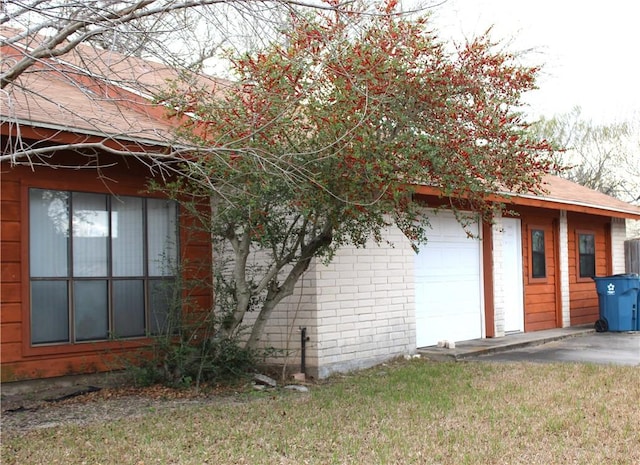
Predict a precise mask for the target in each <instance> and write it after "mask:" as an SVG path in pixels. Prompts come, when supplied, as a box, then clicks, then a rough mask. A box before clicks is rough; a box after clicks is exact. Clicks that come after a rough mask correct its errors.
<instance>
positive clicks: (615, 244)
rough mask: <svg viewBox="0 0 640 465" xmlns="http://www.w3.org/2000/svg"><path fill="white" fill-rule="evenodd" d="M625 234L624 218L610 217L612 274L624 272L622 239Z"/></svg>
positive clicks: (624, 237)
mask: <svg viewBox="0 0 640 465" xmlns="http://www.w3.org/2000/svg"><path fill="white" fill-rule="evenodd" d="M626 236H627V228H626V222H625V220H624V219H620V218H611V265H612V270H613V274H619V273H624V272H625V262H624V241H625V239H626Z"/></svg>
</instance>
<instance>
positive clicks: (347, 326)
mask: <svg viewBox="0 0 640 465" xmlns="http://www.w3.org/2000/svg"><path fill="white" fill-rule="evenodd" d="M2 53H3V54H4V56H8V54H20V53H23V52H22V51H21V50H20V49H19V48H16V47H13V48H12V47H7V48H5V49H3V50H2ZM77 53H80V52H79V51H78V52H77ZM84 53H92V54H93V55H92V59H91V60H81V59H80V58H77V59H74V58H73V55H71V56H65V57H64V60H63V59H55V60H53V59H52V60H50V62H48V63H47V67H46V68H45V65H44V64H43V65H39V66H41V67H40V68H39V69H37V71H38V72H35V73H26V74H24V75H23V76H21V77H20V82H19V83H18V85H16V86H11V89H10V90H9V92H8V94H6V95H3V96H2V99H3V101H2V105H1V115H0V116H1V118H2V119H1V123H2V124H1V132H0V135H1V136H2V152H1V153H2V155H1V158H0V160H2V161H1V165H0V176H1V179H2V183H1V189H0V195H1V202H2V204H1V207H2V208H1V237H0V246H1V257H0V258H1V269H2V276H1V283H0V305H1V310H0V325H1V326H0V329H1V332H2V341H1V345H0V353H1V364H2V381H3V382H6V381H12V380H19V379H30V378H45V377H54V376H61V375H66V374H79V373H88V372H95V371H102V370H108V369H111V368H113V367H114V366H115V365H114V364H116V363H117V362H116V360H117V357H118V355H119V354H122V353H123V352H127V351H131V350H137V349H139V348H141V347H144V346H145V345H146V344H148V341H149V339H148V337H147V335H148V334H149V333H154V332H156V331H158V330H160V329H161V328H162V325H163V322H164V321H165V319H166V318H167V314H168V313H169V305H170V304H169V303H168V300H167V299H166V298H165V297H166V295H167V294H168V292H167V290H171V288H172V286H173V284H174V283H175V282H176V280H177V279H178V278H179V276H176V272H175V268H174V265H175V264H176V263H178V262H181V263H188V267H187V270H186V271H183V272H184V273H186V274H187V275H188V276H194V275H195V276H197V277H199V278H201V279H205V280H206V279H209V280H210V278H211V274H210V273H211V270H210V268H211V257H212V253H211V244H210V243H209V240H208V237H207V236H204V235H203V234H202V233H199V232H198V231H197V229H194V228H191V227H190V218H189V217H188V215H186V214H182V213H181V212H180V211H179V210H180V209H179V207H178V206H177V205H175V204H173V203H172V202H169V201H167V200H166V199H163V198H162V197H161V196H160V195H158V194H157V193H153V192H149V191H148V190H147V188H146V186H147V181H148V180H150V179H160V180H162V179H163V177H162V176H164V175H166V173H162V172H161V171H159V168H158V165H156V164H155V163H154V162H153V160H154V159H156V158H155V157H157V156H158V154H162V153H164V151H166V149H167V147H168V146H169V144H170V142H169V141H170V140H171V136H170V134H171V130H172V128H171V126H170V125H169V124H168V123H167V121H165V120H164V119H163V118H162V116H161V115H162V111H161V109H159V108H157V107H155V106H153V105H151V104H150V103H149V100H148V98H147V97H148V95H149V94H145V90H144V89H141V88H140V87H134V86H135V85H136V83H137V85H140V84H144V85H153V84H154V83H157V82H161V81H163V80H164V79H165V78H166V77H168V75H167V74H166V73H167V70H166V68H163V67H161V66H160V65H157V64H153V63H148V62H145V61H143V60H139V59H135V58H125V57H122V56H120V55H118V54H115V53H111V52H104V53H97V52H95V51H92V50H86V51H84ZM81 63H92V65H95V66H96V69H91V70H90V71H91V74H87V73H83V74H78V73H68V72H60V71H68V70H70V69H71V70H73V69H77V68H75V67H78V66H80V64H81ZM105 69H106V70H108V73H105ZM109 73H110V74H109ZM107 74H108V75H107ZM169 74H170V73H169ZM138 76H140V79H138ZM45 144H46V145H48V146H50V145H51V144H57V145H58V146H59V149H58V150H57V151H55V152H46V153H41V152H39V149H41V148H42V147H44V145H45ZM69 144H75V149H74V150H71V149H70V147H69V146H68V145H69ZM78 144H82V145H81V147H82V148H81V149H79V148H78V147H79V146H78ZM25 147H29V148H30V151H27V152H26V153H23V156H22V158H20V159H19V160H17V159H15V157H14V153H15V152H16V149H17V148H25ZM27 157H28V158H27ZM63 166H64V167H67V168H61V167H63ZM70 166H71V167H75V169H68V167H70ZM545 183H546V186H545V187H546V190H547V194H546V195H544V196H533V195H530V196H528V195H517V196H512V197H507V198H496V200H502V201H505V202H507V203H508V205H509V210H510V211H512V212H513V214H510V215H506V214H505V215H504V216H501V217H498V218H495V220H494V222H493V223H492V224H489V223H474V224H471V225H470V226H468V231H465V230H464V229H463V228H462V227H461V226H460V225H459V223H458V222H457V221H456V219H455V217H454V216H453V215H452V214H451V213H450V212H447V211H445V210H440V211H438V212H436V213H433V212H431V211H428V210H425V214H428V215H430V222H431V226H432V231H431V234H430V235H429V242H428V243H427V244H426V245H424V246H423V247H422V248H421V249H420V252H419V253H417V254H416V253H415V252H414V251H413V249H412V248H411V247H410V244H409V242H408V240H407V239H406V238H404V237H403V236H402V234H401V233H400V232H399V231H397V230H389V231H388V239H389V241H390V243H392V244H393V245H392V246H391V245H375V244H371V246H370V247H367V248H365V249H356V248H343V249H341V250H340V251H339V252H338V253H337V254H336V256H335V259H334V260H333V261H332V262H331V263H330V264H328V265H324V264H321V263H315V264H313V265H312V267H311V268H310V269H309V271H308V272H307V273H306V274H305V275H304V277H303V279H302V280H301V282H300V283H299V285H298V288H297V291H296V293H295V294H294V295H293V296H291V297H290V298H288V299H287V300H286V301H285V302H283V303H282V304H281V305H280V307H279V308H278V309H277V310H276V312H275V313H274V314H273V316H272V318H271V319H270V321H269V323H268V326H267V328H266V330H265V333H264V336H263V338H262V340H261V343H262V344H263V345H264V346H265V347H274V348H277V349H281V350H282V351H283V353H285V354H287V356H288V359H287V363H290V364H294V363H295V364H298V363H299V361H300V353H301V345H302V343H303V341H302V339H301V337H300V331H302V329H304V331H305V333H304V334H305V336H306V337H305V338H304V345H305V352H306V357H305V365H306V368H307V373H308V374H309V375H312V376H316V377H325V376H328V375H329V374H331V373H333V372H338V371H346V370H351V369H354V368H360V367H365V366H370V365H373V364H375V363H378V362H381V361H384V360H387V359H390V358H393V357H396V356H399V355H403V354H407V353H414V352H415V351H416V349H417V348H418V347H423V346H429V345H434V344H436V343H437V342H438V341H440V340H450V341H461V340H466V339H474V338H485V337H502V336H504V335H505V334H508V333H511V332H518V331H537V330H542V329H548V328H558V327H566V326H571V325H580V324H590V323H593V322H595V320H596V319H597V317H598V298H597V294H596V290H595V286H594V284H593V280H592V277H593V276H596V275H607V274H613V273H622V272H624V247H623V242H624V239H625V221H626V219H640V208H638V207H634V206H632V205H629V204H627V203H624V202H622V201H619V200H617V199H614V198H611V197H608V196H606V195H603V194H600V193H598V192H595V191H592V190H590V189H587V188H584V187H581V186H578V185H576V184H574V183H571V182H569V181H566V180H563V179H560V178H557V177H553V176H548V177H547V178H546V179H545ZM438 194H439V193H438V191H437V189H434V188H431V187H420V188H418V190H417V193H416V194H415V200H416V201H418V202H421V201H425V204H427V205H434V204H437V203H438V202H440V201H441V199H439V195H438ZM467 232H471V233H472V234H471V236H470V235H469V234H467ZM473 236H475V237H473ZM190 297H191V299H190V301H191V302H194V309H195V310H194V309H182V311H197V310H198V309H204V310H206V309H209V308H211V306H212V302H213V295H212V291H211V289H210V288H207V287H202V288H199V289H195V290H191V291H190Z"/></svg>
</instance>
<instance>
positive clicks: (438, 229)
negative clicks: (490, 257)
mask: <svg viewBox="0 0 640 465" xmlns="http://www.w3.org/2000/svg"><path fill="white" fill-rule="evenodd" d="M430 222H431V226H432V228H433V229H432V230H431V231H429V234H428V243H427V244H426V245H423V246H422V247H421V248H420V252H419V253H418V254H417V255H416V259H415V280H416V281H415V293H416V344H417V346H418V347H424V346H430V345H435V344H437V343H438V341H440V340H449V341H464V340H468V339H477V338H481V337H482V336H483V334H482V322H483V318H482V314H483V313H482V312H483V305H482V288H481V285H482V282H481V250H482V249H481V242H480V240H478V239H477V238H470V237H468V235H467V233H466V232H465V231H464V229H463V228H462V227H461V226H460V224H459V223H458V221H457V220H456V219H455V217H454V215H453V214H452V213H450V212H439V213H438V214H437V215H435V216H432V217H431V218H430ZM468 229H469V231H471V232H472V233H473V234H474V235H476V236H477V235H478V224H477V223H476V224H473V225H471V226H469V227H468Z"/></svg>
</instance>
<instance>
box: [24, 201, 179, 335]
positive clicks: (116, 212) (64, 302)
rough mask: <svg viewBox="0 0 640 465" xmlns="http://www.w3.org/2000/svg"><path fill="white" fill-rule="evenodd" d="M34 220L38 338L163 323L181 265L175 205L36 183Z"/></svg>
mask: <svg viewBox="0 0 640 465" xmlns="http://www.w3.org/2000/svg"><path fill="white" fill-rule="evenodd" d="M29 226H30V228H29V248H30V249H29V258H30V260H29V269H30V276H31V343H32V344H46V343H75V342H83V341H99V340H106V339H109V338H127V337H140V336H145V335H147V334H153V333H158V332H159V331H161V330H162V329H163V328H164V325H165V323H166V321H167V316H168V314H169V312H170V309H171V308H172V307H171V303H172V300H173V299H172V295H173V292H174V288H175V276H176V266H177V250H178V247H177V245H178V244H177V208H176V205H175V203H173V202H171V201H167V200H162V199H150V198H141V197H126V196H111V195H105V194H93V193H83V192H66V191H53V190H43V189H30V191H29Z"/></svg>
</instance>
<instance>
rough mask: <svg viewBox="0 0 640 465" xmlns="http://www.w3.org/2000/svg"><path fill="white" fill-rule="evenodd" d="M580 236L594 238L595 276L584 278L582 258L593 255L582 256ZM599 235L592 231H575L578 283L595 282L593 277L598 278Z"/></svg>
mask: <svg viewBox="0 0 640 465" xmlns="http://www.w3.org/2000/svg"><path fill="white" fill-rule="evenodd" d="M580 236H591V237H593V276H582V266H581V265H582V256H583V255H589V256H591V254H582V253H580ZM597 237H598V236H597V234H596V232H595V231H594V230H590V229H576V231H575V240H576V246H575V253H576V282H580V283H584V282H589V283H592V282H593V277H595V276H597V269H598V267H597V257H598V244H597Z"/></svg>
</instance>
